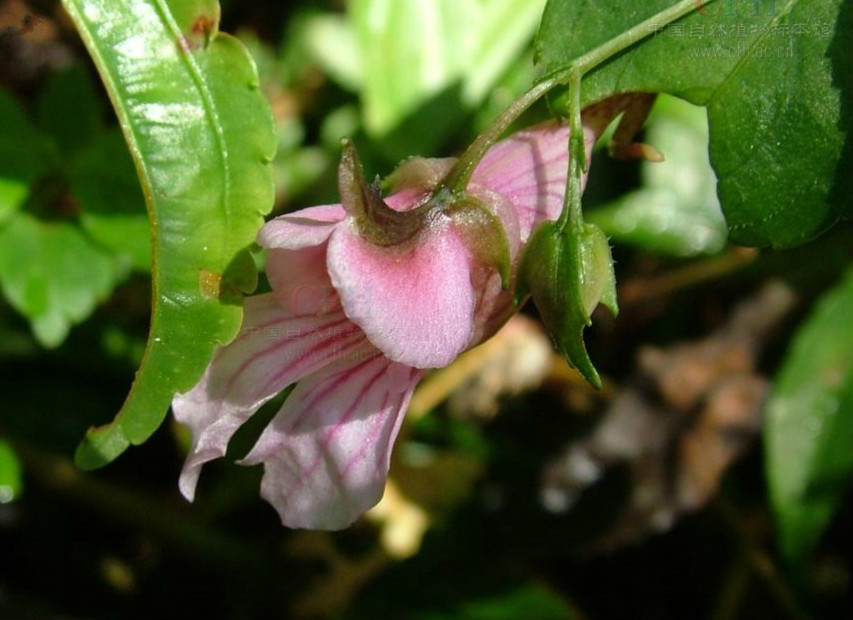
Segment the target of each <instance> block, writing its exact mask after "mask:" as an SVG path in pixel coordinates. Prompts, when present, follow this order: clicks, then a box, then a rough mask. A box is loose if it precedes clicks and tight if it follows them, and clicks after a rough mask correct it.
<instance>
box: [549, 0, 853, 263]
mask: <svg viewBox="0 0 853 620" xmlns="http://www.w3.org/2000/svg"><path fill="white" fill-rule="evenodd" d="M673 4H674V0H651V1H649V2H644V3H636V2H634V3H631V2H622V1H619V0H550V1H549V2H548V5H547V7H546V10H545V13H544V15H543V19H542V26H541V28H540V31H539V35H538V38H537V51H538V57H539V60H540V61H541V62H543V63H544V64H545V65H546V69H547V70H555V69H557V68H561V67H565V66H566V65H567V64H569V63H570V62H571V61H572V60H573V59H574V58H576V57H578V56H580V55H581V54H583V53H585V52H587V51H589V50H591V49H593V48H594V47H596V46H597V45H599V44H601V43H603V42H605V41H607V40H609V39H610V38H612V37H613V36H615V35H618V34H620V33H622V32H624V31H626V30H627V29H629V28H631V27H633V26H635V25H637V24H639V23H640V22H642V21H643V20H644V19H647V18H650V17H652V16H653V15H655V14H656V13H657V12H658V11H660V10H662V9H664V8H667V7H669V6H671V5H673ZM705 4H707V2H705ZM851 20H853V7H851V1H850V0H788V1H787V2H771V1H761V2H756V3H753V2H728V1H726V2H722V1H717V2H715V3H713V4H711V5H710V6H704V8H703V12H702V13H693V14H692V15H690V16H688V17H686V18H684V19H682V20H680V21H678V22H676V23H673V24H671V25H669V26H668V27H667V28H665V29H663V30H661V31H657V32H655V30H654V29H651V30H650V36H648V37H647V38H646V39H644V40H643V41H641V42H640V43H639V44H636V45H635V46H633V47H632V48H630V49H628V50H626V51H625V52H623V53H622V54H619V55H617V56H616V57H614V58H613V59H611V60H610V61H609V62H606V63H605V64H603V65H601V66H600V67H599V68H597V69H595V70H593V71H592V72H591V73H590V74H589V75H588V76H587V77H586V79H584V82H583V89H584V90H583V94H582V96H583V100H584V102H585V103H589V102H592V101H596V100H599V99H602V98H604V97H606V96H608V95H610V94H613V93H618V92H633V91H646V92H666V93H670V94H673V95H676V96H678V97H681V98H684V99H686V100H688V101H690V102H692V103H694V104H697V105H703V106H707V107H708V121H709V127H710V154H711V162H712V164H713V166H714V170H715V171H716V173H717V178H718V179H719V187H718V192H719V196H720V202H721V203H722V206H723V211H724V213H725V215H726V220H727V222H728V226H729V231H730V236H731V239H732V240H733V241H734V242H736V243H741V244H745V245H756V246H762V245H769V244H772V245H773V246H776V247H791V246H795V245H798V244H801V243H804V242H805V241H807V240H809V239H811V238H812V237H814V236H815V235H817V234H819V233H821V232H822V231H824V230H826V229H827V228H828V227H830V226H831V225H833V224H834V223H836V222H838V221H839V220H840V219H842V218H850V216H851V208H850V196H851V195H853V138H851V118H853V114H851V107H850V106H851V101H853V83H851V82H850V80H849V79H848V78H849V76H850V75H851V74H853V55H851V54H850V53H849V50H850V49H851V47H853V40H851V39H853V25H852V24H851ZM554 103H555V105H558V106H559V105H560V101H559V100H555V101H554Z"/></svg>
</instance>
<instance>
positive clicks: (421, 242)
mask: <svg viewBox="0 0 853 620" xmlns="http://www.w3.org/2000/svg"><path fill="white" fill-rule="evenodd" d="M327 261H328V269H329V275H330V276H331V278H332V284H333V285H334V286H335V289H336V290H337V291H338V295H340V297H341V302H342V303H343V307H344V312H346V314H347V316H348V317H349V318H350V320H352V321H353V322H354V323H355V324H356V325H358V326H359V327H361V328H362V329H363V330H364V332H365V334H366V335H367V338H368V339H369V340H370V342H372V343H373V344H374V345H375V346H376V347H377V348H378V349H379V350H380V351H382V352H383V353H384V354H385V355H386V356H388V357H389V358H391V359H392V360H394V361H395V362H400V363H401V364H405V365H407V366H414V367H415V368H438V367H441V366H446V365H447V364H449V363H450V362H451V361H453V359H454V358H455V357H456V356H457V355H458V354H459V353H461V352H462V351H464V350H465V349H466V348H467V346H468V344H469V343H470V340H471V336H472V334H473V331H474V308H475V305H476V293H475V291H474V288H473V285H472V282H471V266H470V264H471V259H470V254H469V252H468V249H467V248H466V246H465V243H464V241H463V240H462V239H461V238H460V237H459V236H458V235H457V234H456V233H455V232H454V231H453V229H452V227H451V226H450V225H449V223H447V222H436V223H434V225H433V226H432V227H431V228H428V229H425V230H423V231H422V232H421V233H420V234H419V235H418V236H417V237H416V238H414V239H412V240H411V242H409V243H407V244H405V246H404V247H397V246H395V247H382V246H377V245H372V244H370V243H368V242H367V241H364V240H363V239H361V237H359V236H358V233H357V232H355V230H353V227H352V226H350V225H349V222H347V223H346V224H341V225H340V226H339V227H338V228H337V229H336V230H335V232H334V234H333V235H332V237H331V239H330V240H329V249H328V252H327Z"/></svg>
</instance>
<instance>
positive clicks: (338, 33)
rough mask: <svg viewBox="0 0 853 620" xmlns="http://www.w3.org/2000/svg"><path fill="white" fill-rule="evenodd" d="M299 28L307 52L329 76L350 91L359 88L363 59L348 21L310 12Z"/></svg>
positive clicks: (362, 71) (334, 15)
mask: <svg viewBox="0 0 853 620" xmlns="http://www.w3.org/2000/svg"><path fill="white" fill-rule="evenodd" d="M301 31H302V34H303V36H304V41H305V45H306V46H307V49H308V53H309V54H310V56H311V57H312V58H313V59H314V60H315V61H316V62H317V63H318V64H319V65H320V66H321V67H323V70H324V71H325V72H326V73H327V74H328V75H329V77H331V78H332V79H333V80H335V81H336V82H337V83H338V84H340V85H341V86H343V87H344V88H346V89H349V90H351V91H358V90H360V89H361V87H362V84H363V83H364V61H363V60H362V57H361V48H360V47H359V46H358V41H357V40H356V36H355V32H354V31H353V26H352V22H351V21H349V20H347V19H346V18H345V17H344V16H343V15H337V14H331V13H322V14H317V15H310V16H307V17H306V18H305V22H304V25H303V26H302V29H301Z"/></svg>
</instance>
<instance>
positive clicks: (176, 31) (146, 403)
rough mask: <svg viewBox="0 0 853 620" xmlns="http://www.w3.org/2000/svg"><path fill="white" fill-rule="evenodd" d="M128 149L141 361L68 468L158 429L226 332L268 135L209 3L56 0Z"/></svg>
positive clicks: (256, 220)
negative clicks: (143, 230) (144, 229)
mask: <svg viewBox="0 0 853 620" xmlns="http://www.w3.org/2000/svg"><path fill="white" fill-rule="evenodd" d="M63 4H64V6H65V8H66V10H67V11H68V13H69V15H70V16H71V18H72V20H73V21H74V24H75V25H76V27H77V30H78V31H79V32H80V35H81V36H82V38H83V41H84V43H85V44H86V47H87V49H88V51H89V53H90V54H91V56H92V58H93V59H94V61H95V64H96V66H97V68H98V71H99V72H100V74H101V77H102V79H103V80H104V83H105V85H106V87H107V91H108V92H109V95H110V98H111V100H112V102H113V105H114V107H115V110H116V113H117V115H118V118H119V123H120V125H121V127H122V130H123V131H124V134H125V138H126V140H127V142H128V144H129V146H130V151H131V154H132V156H133V158H134V162H135V164H136V168H137V171H138V173H139V177H140V180H141V182H142V187H143V193H144V195H145V199H146V203H147V207H148V211H149V216H150V218H151V223H152V233H153V240H152V243H153V245H152V247H153V253H152V261H153V269H152V280H153V282H152V286H153V296H152V297H153V308H152V317H151V331H150V333H149V340H148V345H147V347H146V351H145V355H144V358H143V362H142V366H141V368H140V370H139V372H138V373H137V375H136V379H135V381H134V384H133V387H132V389H131V392H130V395H129V396H128V398H127V400H126V401H125V403H124V406H123V407H122V409H121V411H119V413H118V415H117V416H116V419H115V420H114V421H113V422H112V423H111V424H109V425H107V426H104V427H101V428H97V429H93V430H91V431H90V433H89V434H88V435H87V437H86V439H85V440H84V442H83V443H81V445H80V447H79V448H78V452H77V457H76V458H77V462H78V464H79V465H80V466H82V467H85V468H92V467H98V466H101V465H103V464H105V463H108V462H109V461H110V460H112V459H113V458H115V457H116V456H117V455H118V454H120V453H121V452H122V451H123V450H124V449H125V448H126V447H127V446H128V445H129V444H131V443H134V444H138V443H141V442H143V441H145V440H146V439H147V438H148V437H149V436H150V435H151V433H153V432H154V430H156V429H157V427H158V426H159V425H160V423H161V422H162V421H163V418H164V417H165V414H166V411H167V410H168V407H169V403H170V402H171V400H172V398H173V396H174V394H175V393H176V392H182V391H186V390H188V389H190V388H191V387H192V386H193V385H194V384H195V383H196V381H197V380H198V379H199V377H200V376H201V374H202V372H203V370H204V368H205V366H206V365H207V362H208V360H209V359H210V356H211V355H212V353H213V348H214V346H215V345H216V344H219V343H225V342H228V341H230V340H231V339H233V338H234V336H235V335H236V334H237V331H238V330H239V328H240V323H241V319H242V306H241V299H242V295H241V293H242V292H245V291H250V290H252V289H253V288H254V286H255V282H256V278H257V272H256V270H255V267H254V264H253V262H252V260H251V257H250V256H249V254H248V252H247V248H248V247H249V246H250V245H251V244H252V242H253V241H254V238H255V235H256V233H257V231H258V229H259V228H260V226H261V224H262V223H263V214H264V213H266V212H267V211H268V210H269V209H270V207H271V205H272V200H273V182H272V173H271V166H270V162H271V161H272V158H273V155H274V152H275V132H274V128H273V122H272V116H271V113H270V110H269V106H268V105H267V103H266V102H265V100H264V99H263V96H262V95H261V93H260V92H259V90H258V78H257V73H256V71H255V67H254V65H253V63H252V61H251V58H250V57H249V55H248V53H247V52H246V50H245V48H244V47H243V46H242V45H241V44H240V43H239V42H238V41H237V40H236V39H234V38H233V37H230V36H228V35H225V34H221V33H219V32H218V31H217V27H218V20H219V7H218V4H217V3H216V2H215V1H214V0H183V1H182V0H170V1H166V0H121V1H118V0H64V2H63Z"/></svg>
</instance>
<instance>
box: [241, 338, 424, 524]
mask: <svg viewBox="0 0 853 620" xmlns="http://www.w3.org/2000/svg"><path fill="white" fill-rule="evenodd" d="M420 374H421V372H420V371H418V370H416V369H414V368H409V367H406V366H403V365H401V364H397V363H394V362H392V361H391V360H389V359H388V358H386V357H385V356H384V355H382V354H381V353H380V352H379V351H377V350H376V349H375V348H373V347H372V346H370V345H364V346H362V347H360V348H359V349H357V350H354V351H353V352H351V353H350V354H348V355H343V356H341V357H340V358H339V359H338V360H337V361H336V362H334V363H333V364H331V365H329V366H327V367H326V368H323V369H322V370H320V371H318V372H316V373H314V374H312V375H311V376H309V377H306V378H305V379H303V380H302V381H301V382H300V383H299V384H298V385H297V387H296V389H295V390H294V391H293V393H292V394H291V395H290V397H289V398H288V399H287V401H286V402H285V404H284V406H283V407H282V408H281V410H280V411H279V413H278V414H277V415H276V417H275V418H274V419H273V421H272V422H271V423H270V425H269V426H268V427H267V428H266V430H265V431H264V432H263V434H262V435H261V437H260V439H258V442H257V444H256V445H255V447H254V448H253V449H252V451H251V452H250V453H249V455H248V456H247V457H246V458H245V459H244V460H243V463H245V464H256V463H261V462H262V463H263V464H264V477H263V480H262V482H261V495H262V496H263V497H264V499H266V500H267V501H269V502H270V503H271V504H272V505H273V506H274V507H275V508H276V510H277V511H278V513H279V515H280V517H281V520H282V522H283V523H284V525H287V526H289V527H303V528H312V529H329V530H334V529H341V528H344V527H346V526H348V525H349V524H350V523H352V522H353V521H354V520H355V519H356V518H357V517H358V516H359V515H360V514H361V513H363V512H364V511H365V510H367V509H368V508H370V507H371V506H373V505H375V504H376V503H377V502H378V501H379V499H380V498H381V497H382V491H383V489H384V487H385V478H386V476H387V474H388V467H389V464H390V458H391V448H392V446H393V444H394V440H395V438H396V436H397V432H398V430H399V428H400V423H401V421H402V418H403V414H404V413H405V411H406V408H407V407H408V403H409V399H410V398H411V395H412V390H413V389H414V386H415V384H416V383H417V381H418V379H419V378H420Z"/></svg>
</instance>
